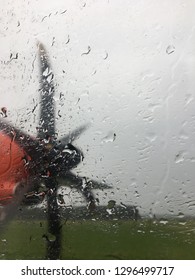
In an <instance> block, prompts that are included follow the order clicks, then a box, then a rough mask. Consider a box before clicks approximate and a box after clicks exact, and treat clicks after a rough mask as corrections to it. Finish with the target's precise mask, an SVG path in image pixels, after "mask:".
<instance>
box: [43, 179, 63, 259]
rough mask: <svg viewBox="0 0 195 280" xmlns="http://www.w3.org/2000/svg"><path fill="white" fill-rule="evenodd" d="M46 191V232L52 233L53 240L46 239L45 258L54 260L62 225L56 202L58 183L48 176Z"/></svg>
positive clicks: (58, 246) (57, 250)
mask: <svg viewBox="0 0 195 280" xmlns="http://www.w3.org/2000/svg"><path fill="white" fill-rule="evenodd" d="M45 186H46V188H47V189H48V192H47V214H48V232H49V233H50V234H51V235H53V237H54V240H49V238H48V237H47V235H45V237H46V240H47V242H48V243H47V259H50V260H56V259H59V258H60V254H61V239H62V225H61V217H60V209H59V206H58V202H57V189H58V183H57V180H56V179H55V178H52V177H48V178H47V179H46V180H45Z"/></svg>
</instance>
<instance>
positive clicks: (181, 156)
mask: <svg viewBox="0 0 195 280" xmlns="http://www.w3.org/2000/svg"><path fill="white" fill-rule="evenodd" d="M183 161H184V152H182V151H180V152H179V153H178V154H177V155H176V156H175V163H180V162H183Z"/></svg>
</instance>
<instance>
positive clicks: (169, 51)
mask: <svg viewBox="0 0 195 280" xmlns="http://www.w3.org/2000/svg"><path fill="white" fill-rule="evenodd" d="M174 51H175V46H173V45H169V46H168V47H167V49H166V53H167V54H172V53H174Z"/></svg>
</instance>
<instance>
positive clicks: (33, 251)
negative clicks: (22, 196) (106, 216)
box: [0, 220, 195, 260]
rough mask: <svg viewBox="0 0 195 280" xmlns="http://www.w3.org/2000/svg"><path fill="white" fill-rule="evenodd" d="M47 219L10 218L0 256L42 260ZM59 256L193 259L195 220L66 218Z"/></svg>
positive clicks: (0, 246)
mask: <svg viewBox="0 0 195 280" xmlns="http://www.w3.org/2000/svg"><path fill="white" fill-rule="evenodd" d="M46 231H47V230H46V222H41V223H40V222H38V221H33V220H32V221H25V222H24V221H23V222H22V221H13V222H12V223H11V224H10V225H9V226H8V227H7V229H6V230H5V231H4V232H3V233H1V235H0V259H44V258H45V251H46V241H45V240H44V239H43V238H42V235H43V234H44V233H46ZM62 246H63V249H62V259H94V260H95V259H175V260H179V259H184V260H185V259H186V260H189V259H195V254H194V252H195V221H187V222H185V223H180V222H179V221H169V222H168V223H167V224H162V223H160V222H157V221H151V220H150V221H148V220H139V221H90V220H87V221H75V222H74V221H68V222H66V223H64V225H63V240H62Z"/></svg>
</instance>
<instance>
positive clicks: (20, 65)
mask: <svg viewBox="0 0 195 280" xmlns="http://www.w3.org/2000/svg"><path fill="white" fill-rule="evenodd" d="M0 7H1V8H0V14H1V17H0V42H1V44H0V106H1V107H3V106H6V107H7V108H8V118H9V120H11V121H12V122H13V123H14V124H16V125H17V126H18V127H23V128H24V129H25V130H27V131H29V132H30V133H31V134H35V132H36V129H35V128H36V125H37V120H38V113H39V108H38V107H37V108H36V109H35V111H34V114H32V109H33V108H34V106H36V104H38V102H39V95H38V89H39V68H38V59H37V42H38V41H40V42H42V43H43V44H44V45H45V47H46V49H47V51H48V53H49V56H50V60H51V64H52V67H53V71H54V74H55V82H56V84H57V86H56V97H55V100H56V112H57V129H58V133H59V136H60V135H64V134H65V133H68V132H70V131H71V129H74V128H76V127H78V126H80V125H82V124H84V123H88V122H90V123H91V127H90V128H89V129H88V131H86V132H85V133H84V134H83V135H82V136H81V137H80V139H79V140H77V141H76V142H75V144H76V145H77V146H78V147H80V148H81V149H82V150H83V152H84V155H85V159H84V161H83V163H82V164H80V166H79V167H78V168H77V170H75V172H79V173H80V174H81V175H83V176H87V177H89V178H97V179H98V180H105V181H106V182H107V183H108V184H111V185H113V189H112V190H110V191H106V193H107V194H105V193H102V192H99V196H100V202H101V204H106V203H107V202H108V200H110V199H115V200H116V201H117V203H120V202H123V203H125V204H130V205H137V206H138V207H139V210H140V212H141V214H151V215H153V214H158V213H161V214H162V213H166V214H171V215H172V214H176V215H177V214H178V213H179V212H182V213H184V214H191V215H194V213H195V99H194V95H195V17H194V10H195V1H194V0H188V1H184V0H172V1H170V0H163V1H162V0H147V1H146V0H136V1H135V0H122V1H117V0H96V1H92V0H86V1H81V0H80V1H79V0H67V1H65V0H57V1H48V0H45V1H44V0H37V1H36V0H31V1H27V0H23V1H22V0H19V1H7V0H0ZM10 57H11V59H10ZM14 58H17V59H14ZM60 93H63V94H64V96H63V97H62V98H60ZM25 120H27V122H25ZM114 134H115V135H116V137H113V136H114ZM79 197H80V196H78V195H77V199H76V200H79ZM80 200H82V199H81V198H80ZM70 202H71V203H73V204H74V203H75V202H74V196H73V197H72V198H71V201H70Z"/></svg>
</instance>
